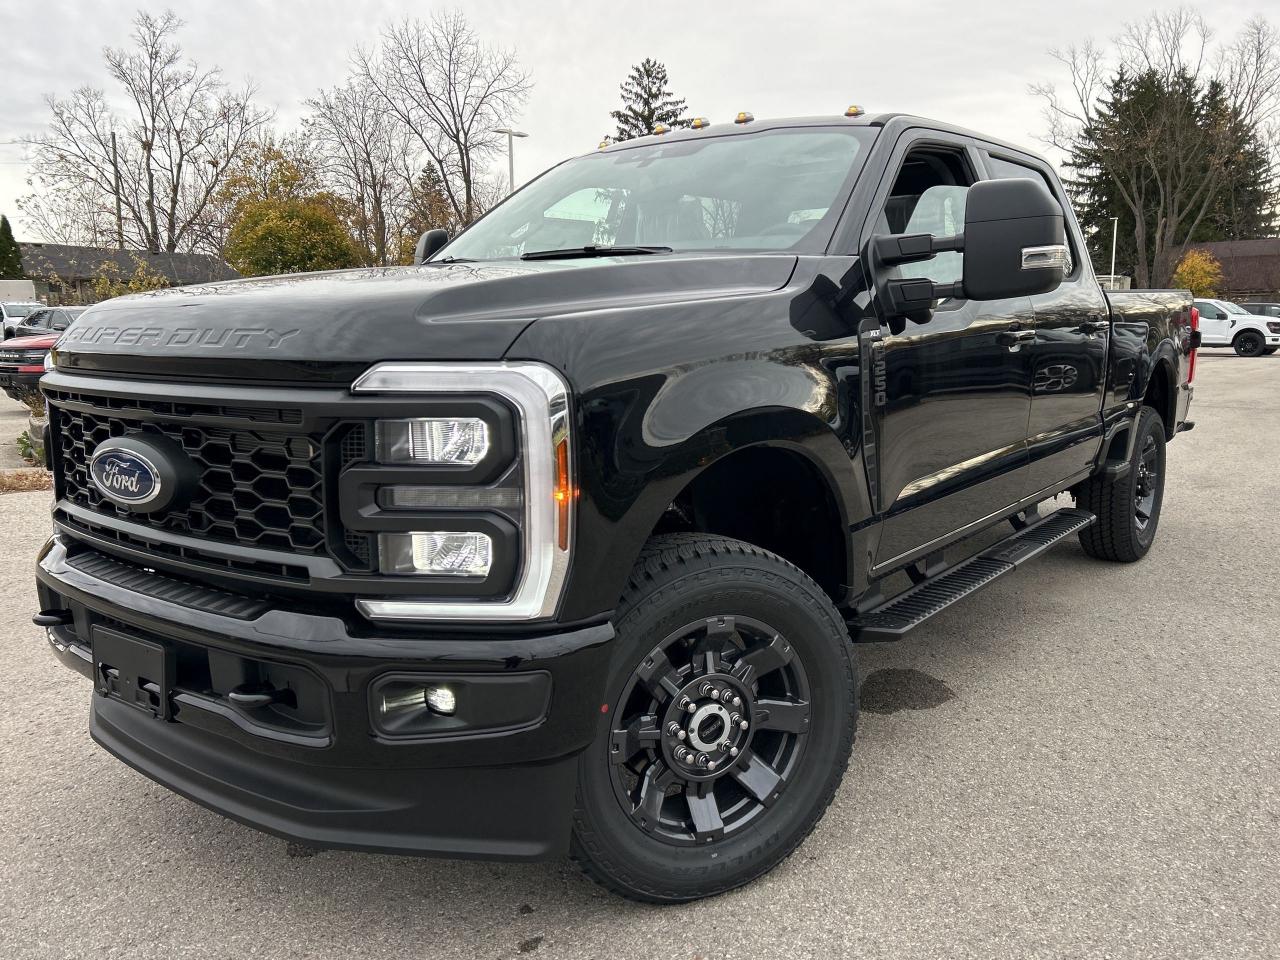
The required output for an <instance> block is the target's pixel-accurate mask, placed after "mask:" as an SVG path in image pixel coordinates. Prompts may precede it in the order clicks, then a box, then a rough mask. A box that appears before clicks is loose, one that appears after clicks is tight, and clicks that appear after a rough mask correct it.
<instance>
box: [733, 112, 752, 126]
mask: <svg viewBox="0 0 1280 960" xmlns="http://www.w3.org/2000/svg"><path fill="white" fill-rule="evenodd" d="M754 119H755V114H752V113H747V111H745V110H742V111H740V112H739V113H738V115H737V116H736V117H734V118H733V122H734V123H750V122H751V121H752V120H754Z"/></svg>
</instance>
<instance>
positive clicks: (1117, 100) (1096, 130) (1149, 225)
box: [1066, 69, 1277, 286]
mask: <svg viewBox="0 0 1280 960" xmlns="http://www.w3.org/2000/svg"><path fill="white" fill-rule="evenodd" d="M1153 117H1155V118H1160V123H1159V125H1158V126H1157V125H1156V124H1154V123H1153V122H1152V119H1151V118H1153ZM1171 131H1176V134H1174V133H1171ZM1172 135H1176V136H1178V137H1180V138H1188V139H1192V140H1195V141H1197V142H1199V145H1200V146H1201V149H1200V150H1199V151H1197V152H1196V153H1195V162H1193V163H1183V162H1182V161H1183V160H1184V158H1185V157H1186V156H1187V152H1186V151H1185V149H1184V151H1183V152H1182V153H1181V154H1176V155H1175V154H1172V152H1171V151H1169V150H1168V149H1167V146H1168V138H1169V137H1170V136H1172ZM1214 138H1219V139H1214ZM1224 141H1225V142H1224ZM1214 164H1217V165H1218V168H1217V169H1213V167H1212V166H1211V165H1214ZM1066 167H1067V169H1068V173H1069V175H1068V177H1067V187H1068V190H1069V191H1070V192H1071V194H1072V199H1073V200H1074V201H1075V207H1076V213H1077V216H1078V217H1079V219H1080V225H1081V227H1083V229H1084V231H1085V234H1086V236H1087V237H1088V238H1089V247H1090V251H1089V252H1090V254H1091V257H1092V260H1093V264H1094V268H1095V269H1096V270H1097V271H1098V272H1099V273H1106V272H1108V271H1109V270H1110V268H1111V239H1112V230H1113V225H1112V222H1111V221H1112V218H1113V217H1118V218H1119V224H1118V234H1117V243H1116V272H1117V273H1120V274H1127V275H1129V276H1132V277H1135V278H1136V279H1137V282H1138V284H1139V285H1142V286H1148V285H1152V284H1155V285H1157V286H1162V285H1164V284H1166V283H1168V282H1169V275H1170V274H1171V273H1172V270H1173V268H1174V267H1176V266H1177V264H1178V262H1179V261H1180V259H1181V253H1182V251H1184V250H1185V249H1186V245H1187V244H1190V243H1194V242H1204V241H1210V240H1240V239H1247V238H1250V237H1260V236H1268V235H1270V234H1271V233H1272V232H1273V231H1274V230H1275V228H1276V199H1277V195H1276V182H1275V180H1274V179H1273V177H1272V174H1271V164H1270V160H1269V157H1268V154H1267V148H1266V145H1265V143H1264V141H1263V138H1262V136H1261V134H1260V131H1259V130H1258V128H1257V127H1256V126H1253V125H1250V124H1248V123H1246V122H1244V121H1243V120H1242V118H1241V117H1240V116H1239V115H1238V114H1237V113H1236V112H1235V111H1233V110H1232V108H1231V107H1230V106H1229V105H1228V104H1227V102H1226V99H1225V97H1224V96H1223V91H1222V89H1221V88H1220V87H1219V86H1218V85H1217V84H1216V83H1215V82H1213V81H1210V82H1208V83H1201V82H1199V81H1198V80H1197V78H1195V77H1193V76H1191V75H1190V74H1189V73H1186V72H1179V73H1177V74H1175V75H1173V76H1160V75H1158V74H1156V73H1155V72H1154V71H1150V72H1147V73H1144V74H1138V75H1133V74H1130V73H1128V72H1127V71H1125V70H1124V69H1121V70H1119V71H1117V73H1116V74H1115V75H1114V76H1113V77H1112V78H1111V80H1110V82H1109V83H1108V84H1107V88H1106V91H1105V93H1104V94H1103V96H1102V97H1101V99H1100V101H1099V102H1098V105H1097V110H1096V112H1095V114H1094V116H1093V117H1092V122H1091V123H1089V124H1087V125H1086V126H1085V127H1084V129H1083V130H1082V131H1081V136H1080V137H1079V139H1078V140H1077V141H1076V142H1075V143H1074V144H1073V145H1072V148H1071V151H1070V155H1069V157H1068V159H1067V162H1066ZM1171 170H1172V171H1175V172H1176V174H1177V182H1176V184H1174V186H1173V187H1172V188H1171V186H1170V179H1169V178H1170V171H1171ZM1117 179H1119V180H1120V181H1121V182H1122V183H1123V184H1124V192H1125V193H1127V194H1128V196H1129V198H1130V200H1133V201H1136V202H1137V205H1138V206H1139V207H1140V208H1141V209H1142V210H1143V211H1144V217H1143V223H1142V224H1141V225H1139V224H1138V222H1137V219H1136V217H1135V215H1134V211H1133V207H1134V205H1135V204H1134V203H1133V202H1127V201H1126V199H1125V196H1124V195H1123V193H1122V190H1121V187H1120V185H1119V184H1118V183H1117ZM1211 181H1216V185H1215V187H1214V189H1213V195H1212V197H1210V198H1209V202H1208V205H1207V207H1206V208H1205V209H1204V214H1203V216H1200V217H1197V216H1195V215H1194V210H1193V209H1192V208H1198V207H1199V205H1200V198H1199V197H1198V196H1197V195H1196V192H1195V191H1196V187H1197V186H1198V185H1199V184H1202V183H1208V182H1211ZM1171 189H1176V190H1177V191H1178V192H1179V197H1178V200H1177V202H1176V203H1173V204H1171V202H1170V201H1169V200H1168V199H1164V200H1162V199H1161V198H1162V197H1166V198H1167V197H1168V196H1169V191H1170V190H1171ZM1171 205H1172V206H1175V207H1181V208H1183V210H1184V211H1191V214H1190V215H1187V216H1186V217H1185V218H1184V219H1183V220H1182V221H1181V222H1180V223H1179V224H1178V226H1177V229H1176V230H1175V231H1174V232H1173V233H1172V234H1171V235H1169V236H1167V237H1165V238H1163V239H1164V242H1165V256H1164V257H1162V258H1161V257H1157V255H1156V252H1155V249H1154V247H1155V243H1154V241H1155V239H1156V238H1157V236H1158V235H1159V234H1160V233H1161V231H1162V229H1163V225H1162V224H1161V222H1160V220H1161V216H1162V214H1164V215H1165V216H1167V214H1168V212H1169V207H1170V206H1171ZM1140 245H1141V250H1140V249H1139V247H1140ZM1158 260H1159V261H1161V262H1157V261H1158Z"/></svg>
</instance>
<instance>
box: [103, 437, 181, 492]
mask: <svg viewBox="0 0 1280 960" xmlns="http://www.w3.org/2000/svg"><path fill="white" fill-rule="evenodd" d="M89 476H90V477H92V478H93V485H94V486H95V487H97V488H98V489H99V490H100V491H102V495H103V496H104V497H106V498H107V499H109V500H113V501H114V502H116V503H118V504H120V505H121V506H123V507H139V506H142V505H143V504H147V503H150V502H151V501H152V500H154V499H155V498H156V497H158V496H160V492H161V488H162V486H163V483H162V481H161V478H160V470H159V468H158V467H157V466H156V465H155V464H154V463H152V462H151V460H149V459H148V458H147V457H146V456H144V455H143V454H141V453H139V452H138V451H136V450H129V449H124V448H122V447H117V446H115V445H113V444H112V442H111V441H110V440H107V441H105V442H103V443H101V444H99V446H98V449H97V450H95V451H94V452H93V456H92V457H91V458H90V459H89Z"/></svg>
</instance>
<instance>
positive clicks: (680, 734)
mask: <svg viewBox="0 0 1280 960" xmlns="http://www.w3.org/2000/svg"><path fill="white" fill-rule="evenodd" d="M687 736H688V734H687V733H685V732H684V731H683V730H677V731H676V739H677V740H683V739H684V738H685V737H687Z"/></svg>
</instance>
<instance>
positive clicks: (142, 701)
mask: <svg viewBox="0 0 1280 960" xmlns="http://www.w3.org/2000/svg"><path fill="white" fill-rule="evenodd" d="M92 638H93V663H94V685H95V686H96V687H97V690H98V692H99V693H101V694H102V695H103V696H106V697H110V698H112V699H113V700H120V701H122V702H124V703H127V704H129V706H131V707H136V708H137V709H139V710H143V711H145V712H147V713H150V714H151V715H152V716H155V717H159V718H161V719H164V720H167V719H169V716H170V713H169V691H170V690H172V689H173V683H174V676H173V670H174V663H173V653H172V651H170V650H169V649H168V648H167V647H165V646H164V644H161V643H156V642H155V641H153V640H143V639H142V638H141V637H131V636H129V635H128V634H124V633H120V632H119V631H117V630H111V629H109V628H107V627H94V628H93V632H92Z"/></svg>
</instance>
